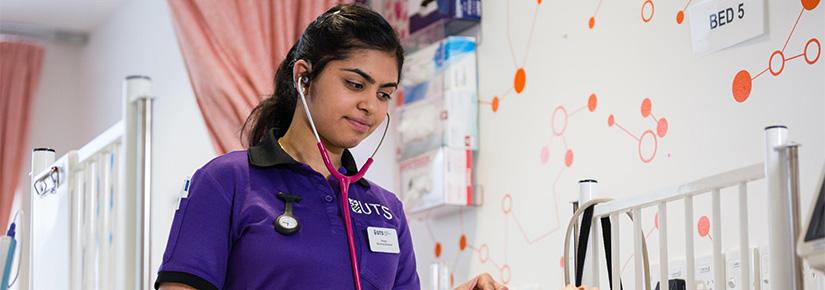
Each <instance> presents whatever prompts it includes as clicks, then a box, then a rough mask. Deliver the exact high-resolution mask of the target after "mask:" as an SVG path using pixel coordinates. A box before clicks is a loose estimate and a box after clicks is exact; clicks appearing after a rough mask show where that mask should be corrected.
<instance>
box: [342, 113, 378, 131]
mask: <svg viewBox="0 0 825 290" xmlns="http://www.w3.org/2000/svg"><path fill="white" fill-rule="evenodd" d="M344 119H346V120H347V123H349V125H350V127H352V128H353V129H355V131H358V132H361V133H366V132H369V130H370V127H371V125H370V123H369V121H367V120H366V119H358V118H350V117H344Z"/></svg>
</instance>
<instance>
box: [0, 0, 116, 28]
mask: <svg viewBox="0 0 825 290" xmlns="http://www.w3.org/2000/svg"><path fill="white" fill-rule="evenodd" d="M125 1H126V0H0V21H2V22H3V23H15V24H25V25H29V26H33V27H35V28H36V29H41V30H42V29H50V30H57V31H70V32H85V33H88V32H90V31H92V30H93V29H94V28H95V27H96V26H97V25H99V24H101V23H103V22H104V21H106V19H107V18H108V17H109V16H110V15H111V14H112V12H113V11H114V10H115V9H116V8H117V7H119V6H120V5H121V4H123V3H124V2H125Z"/></svg>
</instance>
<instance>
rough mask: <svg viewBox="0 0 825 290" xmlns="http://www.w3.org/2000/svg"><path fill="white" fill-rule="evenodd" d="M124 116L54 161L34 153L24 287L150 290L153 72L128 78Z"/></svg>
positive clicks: (25, 203)
mask: <svg viewBox="0 0 825 290" xmlns="http://www.w3.org/2000/svg"><path fill="white" fill-rule="evenodd" d="M123 98H124V101H123V103H124V106H123V116H124V118H123V120H122V121H120V122H118V123H117V124H115V125H114V126H112V127H111V128H109V129H108V130H106V131H105V132H104V133H103V134H101V135H99V136H97V137H96V138H94V139H93V140H92V141H91V142H89V143H88V144H86V145H84V146H83V147H82V148H80V149H77V150H71V151H69V152H68V153H67V154H66V155H63V156H62V157H60V158H59V159H57V160H56V161H55V153H54V151H49V150H35V151H34V152H33V153H32V178H31V195H30V196H27V197H26V198H24V199H23V200H22V208H23V211H24V215H23V216H24V218H23V226H22V227H21V237H20V240H21V241H20V244H21V245H22V246H21V256H20V257H21V266H20V267H21V269H22V270H21V274H20V275H21V276H20V281H19V283H18V284H19V289H48V290H55V289H72V290H79V289H149V288H150V287H151V285H152V284H151V281H150V279H151V278H150V277H151V269H150V264H149V257H150V253H149V245H150V243H149V239H150V220H149V213H150V205H151V193H150V189H151V174H150V169H151V152H152V150H151V144H152V139H151V138H152V133H151V130H152V96H151V79H149V78H148V77H144V76H130V77H127V78H126V80H125V82H124V89H123Z"/></svg>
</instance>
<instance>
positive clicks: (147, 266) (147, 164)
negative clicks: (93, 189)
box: [137, 97, 152, 289]
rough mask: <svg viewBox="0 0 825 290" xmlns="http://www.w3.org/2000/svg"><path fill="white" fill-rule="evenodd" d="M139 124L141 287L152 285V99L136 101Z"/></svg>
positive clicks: (147, 287) (146, 287)
mask: <svg viewBox="0 0 825 290" xmlns="http://www.w3.org/2000/svg"><path fill="white" fill-rule="evenodd" d="M137 106H138V116H139V121H140V123H141V125H140V130H139V134H140V137H139V138H140V142H139V144H140V147H139V149H138V150H139V154H140V155H142V156H141V157H142V158H139V159H138V160H139V164H140V172H141V174H140V178H141V179H142V180H139V181H138V182H140V191H139V193H140V195H139V198H142V200H141V204H140V205H141V218H140V230H141V250H140V251H141V258H142V260H141V284H142V285H141V289H149V288H150V287H151V285H152V251H151V249H152V227H151V224H152V223H151V218H152V174H151V169H152V146H151V144H152V99H151V98H149V97H144V98H141V99H139V100H138V101H137Z"/></svg>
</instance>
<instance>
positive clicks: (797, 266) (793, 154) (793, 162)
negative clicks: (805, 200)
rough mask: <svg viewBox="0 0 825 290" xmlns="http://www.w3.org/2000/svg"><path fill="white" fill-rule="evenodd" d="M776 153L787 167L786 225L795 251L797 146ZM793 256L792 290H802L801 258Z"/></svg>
mask: <svg viewBox="0 0 825 290" xmlns="http://www.w3.org/2000/svg"><path fill="white" fill-rule="evenodd" d="M776 150H777V151H779V152H780V156H782V157H783V158H782V160H786V162H787V167H786V170H787V171H785V172H786V174H787V175H786V176H785V178H783V179H784V180H786V181H787V182H788V202H789V203H790V208H789V211H790V212H789V215H790V216H789V222H790V224H789V225H788V226H789V227H790V230H791V236H790V238H791V241H790V242H791V245H792V246H793V249H796V241H797V237H799V231H800V225H799V144H795V143H791V144H788V145H786V146H781V147H778V148H776ZM791 256H793V279H794V285H795V286H797V287H795V288H794V289H802V287H803V285H804V284H803V283H804V281H803V275H804V273H803V268H802V258H800V257H799V256H798V255H796V252H794V254H792V255H791Z"/></svg>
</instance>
